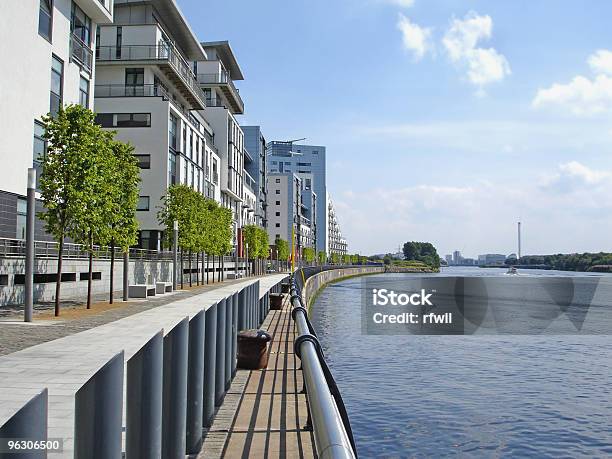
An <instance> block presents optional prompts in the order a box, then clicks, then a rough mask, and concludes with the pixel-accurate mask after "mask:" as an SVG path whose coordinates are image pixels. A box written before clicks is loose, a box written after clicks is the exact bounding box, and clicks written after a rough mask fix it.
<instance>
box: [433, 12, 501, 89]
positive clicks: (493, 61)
mask: <svg viewBox="0 0 612 459" xmlns="http://www.w3.org/2000/svg"><path fill="white" fill-rule="evenodd" d="M492 32H493V20H492V19H491V17H490V16H487V15H485V16H480V15H478V14H477V13H476V12H474V11H471V12H469V13H468V14H467V15H466V16H465V18H464V19H453V21H452V22H451V26H450V28H449V29H448V30H447V32H446V34H445V35H444V38H443V39H442V44H443V45H444V47H445V48H446V51H447V52H448V55H449V57H450V59H451V61H453V62H456V63H458V64H461V65H464V66H465V67H466V68H467V77H468V80H469V81H470V82H471V83H473V84H475V85H478V86H484V85H486V84H489V83H493V82H496V81H501V80H503V79H504V78H505V77H506V76H507V75H510V73H511V70H510V64H509V63H508V60H507V59H506V57H505V56H504V55H502V54H500V53H499V52H497V50H495V49H494V48H479V47H478V44H479V42H480V41H482V40H488V39H490V38H491V35H492Z"/></svg>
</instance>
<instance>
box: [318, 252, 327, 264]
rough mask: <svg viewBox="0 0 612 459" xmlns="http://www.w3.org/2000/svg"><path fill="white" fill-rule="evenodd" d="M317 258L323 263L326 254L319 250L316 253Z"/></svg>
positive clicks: (325, 260)
mask: <svg viewBox="0 0 612 459" xmlns="http://www.w3.org/2000/svg"><path fill="white" fill-rule="evenodd" d="M317 259H318V261H319V264H320V265H324V264H325V262H327V254H326V253H325V251H323V250H320V251H319V253H317Z"/></svg>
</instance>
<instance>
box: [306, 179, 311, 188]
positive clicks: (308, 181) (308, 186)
mask: <svg viewBox="0 0 612 459" xmlns="http://www.w3.org/2000/svg"><path fill="white" fill-rule="evenodd" d="M311 186H312V180H310V179H309V178H307V179H306V189H307V190H310V187H311Z"/></svg>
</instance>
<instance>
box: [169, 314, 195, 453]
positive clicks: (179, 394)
mask: <svg viewBox="0 0 612 459" xmlns="http://www.w3.org/2000/svg"><path fill="white" fill-rule="evenodd" d="M188 335H189V321H188V319H187V317H185V318H184V319H183V320H181V321H180V322H179V323H178V324H177V325H175V326H174V328H173V329H172V330H170V332H169V333H168V334H167V335H166V336H165V337H164V387H163V407H162V458H164V459H174V458H176V457H183V456H184V455H185V449H186V436H185V431H186V420H187V358H188V357H187V354H188V350H189V342H188Z"/></svg>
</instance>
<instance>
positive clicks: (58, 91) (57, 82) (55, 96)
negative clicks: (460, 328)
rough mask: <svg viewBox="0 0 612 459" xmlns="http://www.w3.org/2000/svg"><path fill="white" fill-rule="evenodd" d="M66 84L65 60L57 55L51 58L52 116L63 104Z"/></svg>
mask: <svg viewBox="0 0 612 459" xmlns="http://www.w3.org/2000/svg"><path fill="white" fill-rule="evenodd" d="M63 86H64V62H63V61H62V60H61V59H58V58H57V57H56V56H53V57H52V58H51V103H50V110H49V111H50V112H51V115H52V116H55V115H57V111H58V110H59V108H60V107H61V106H62V91H63Z"/></svg>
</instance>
